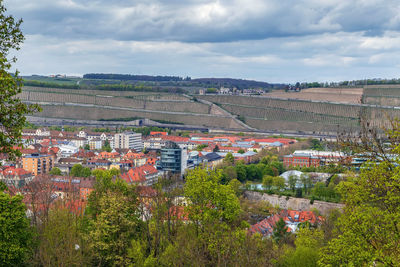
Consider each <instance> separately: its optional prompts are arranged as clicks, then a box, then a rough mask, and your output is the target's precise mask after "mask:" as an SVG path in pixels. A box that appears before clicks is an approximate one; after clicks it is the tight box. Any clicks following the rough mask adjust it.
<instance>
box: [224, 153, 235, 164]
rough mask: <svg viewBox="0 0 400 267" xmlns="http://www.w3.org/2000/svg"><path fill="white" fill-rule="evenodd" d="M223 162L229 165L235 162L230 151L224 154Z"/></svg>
mask: <svg viewBox="0 0 400 267" xmlns="http://www.w3.org/2000/svg"><path fill="white" fill-rule="evenodd" d="M224 163H225V164H229V165H233V164H234V163H235V158H234V157H233V155H232V153H231V152H229V153H227V154H226V156H225V158H224Z"/></svg>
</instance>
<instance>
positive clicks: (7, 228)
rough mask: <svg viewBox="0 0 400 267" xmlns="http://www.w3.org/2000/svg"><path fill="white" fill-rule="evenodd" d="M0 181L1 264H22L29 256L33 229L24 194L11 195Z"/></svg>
mask: <svg viewBox="0 0 400 267" xmlns="http://www.w3.org/2000/svg"><path fill="white" fill-rule="evenodd" d="M5 190H7V188H6V186H5V185H4V184H3V183H2V182H0V266H21V265H23V263H24V262H25V260H26V259H27V258H28V256H29V252H30V250H31V245H32V231H31V229H30V226H29V220H28V218H27V217H26V214H25V212H26V209H25V205H24V204H23V203H22V196H21V195H16V196H10V195H9V194H8V193H6V192H5Z"/></svg>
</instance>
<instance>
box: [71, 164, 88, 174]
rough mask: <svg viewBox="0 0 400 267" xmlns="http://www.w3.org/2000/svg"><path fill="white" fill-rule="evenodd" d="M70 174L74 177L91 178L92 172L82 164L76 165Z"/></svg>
mask: <svg viewBox="0 0 400 267" xmlns="http://www.w3.org/2000/svg"><path fill="white" fill-rule="evenodd" d="M69 174H70V175H71V176H73V177H89V176H90V175H91V174H92V172H91V171H90V168H89V167H83V166H82V165H81V164H75V165H74V166H72V168H71V171H70V172H69Z"/></svg>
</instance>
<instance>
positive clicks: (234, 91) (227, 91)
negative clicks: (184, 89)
mask: <svg viewBox="0 0 400 267" xmlns="http://www.w3.org/2000/svg"><path fill="white" fill-rule="evenodd" d="M206 93H207V89H200V90H199V94H200V95H205V94H206ZM215 93H216V94H218V95H262V94H263V93H265V91H264V90H262V89H238V88H236V87H232V88H229V87H223V86H222V87H220V88H219V89H217V90H216V92H215Z"/></svg>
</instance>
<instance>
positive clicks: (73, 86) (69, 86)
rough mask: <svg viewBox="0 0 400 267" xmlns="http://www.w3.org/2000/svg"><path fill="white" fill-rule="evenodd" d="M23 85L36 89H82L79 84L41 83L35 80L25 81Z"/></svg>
mask: <svg viewBox="0 0 400 267" xmlns="http://www.w3.org/2000/svg"><path fill="white" fill-rule="evenodd" d="M23 85H25V86H35V87H49V88H66V89H80V87H79V85H77V84H67V83H53V82H41V81H33V80H24V81H23Z"/></svg>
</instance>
